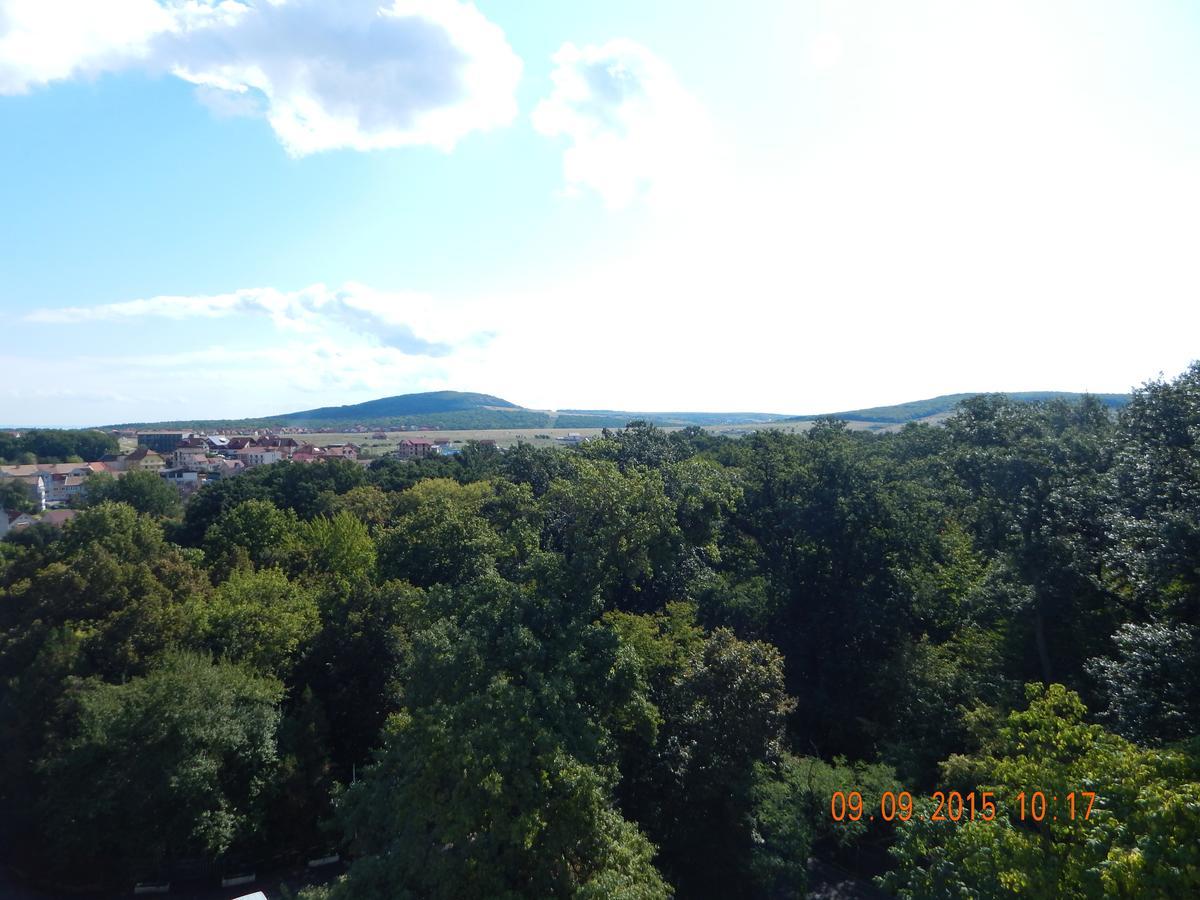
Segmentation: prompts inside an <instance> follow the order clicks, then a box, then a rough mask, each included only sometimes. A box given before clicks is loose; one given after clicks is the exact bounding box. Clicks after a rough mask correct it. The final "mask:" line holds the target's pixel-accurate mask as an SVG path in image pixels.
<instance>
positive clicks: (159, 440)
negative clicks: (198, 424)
mask: <svg viewBox="0 0 1200 900" xmlns="http://www.w3.org/2000/svg"><path fill="white" fill-rule="evenodd" d="M191 437H192V432H190V431H139V432H138V436H137V442H138V446H139V447H147V448H149V449H150V450H153V451H154V452H155V453H166V454H170V453H174V452H175V448H176V447H178V446H179V445H180V444H181V443H183V442H184V441H186V440H188V439H189V438H191Z"/></svg>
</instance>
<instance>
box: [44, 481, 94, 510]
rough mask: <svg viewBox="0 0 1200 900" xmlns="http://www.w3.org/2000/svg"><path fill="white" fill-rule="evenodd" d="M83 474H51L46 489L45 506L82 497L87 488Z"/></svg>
mask: <svg viewBox="0 0 1200 900" xmlns="http://www.w3.org/2000/svg"><path fill="white" fill-rule="evenodd" d="M85 481H86V478H85V476H83V475H65V474H64V475H59V474H51V475H50V478H49V483H48V484H47V490H46V505H47V506H62V505H64V504H67V503H70V502H71V501H72V500H77V499H82V498H83V495H84V493H85V492H86V490H87V488H86V487H85V485H84V482H85Z"/></svg>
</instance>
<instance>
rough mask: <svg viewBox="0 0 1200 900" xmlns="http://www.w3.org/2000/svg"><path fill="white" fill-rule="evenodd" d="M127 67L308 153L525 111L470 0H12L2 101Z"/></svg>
mask: <svg viewBox="0 0 1200 900" xmlns="http://www.w3.org/2000/svg"><path fill="white" fill-rule="evenodd" d="M129 68H139V69H143V70H147V71H150V72H155V73H157V72H171V73H172V74H174V75H176V76H177V77H179V78H182V79H184V80H186V81H189V82H191V83H193V84H195V85H197V86H198V89H199V95H200V98H201V100H202V102H204V103H205V105H207V106H209V107H210V108H214V109H216V110H218V111H219V112H221V113H222V114H228V112H229V111H231V110H236V111H237V112H238V113H239V114H247V113H254V112H255V111H260V112H261V114H262V115H264V116H265V117H266V119H267V121H268V122H270V124H271V127H272V128H273V129H274V130H275V132H276V134H277V135H278V137H279V139H280V140H281V141H282V143H283V144H284V146H285V147H286V148H287V150H288V152H289V153H292V154H294V155H304V154H308V153H314V152H317V151H320V150H329V149H334V148H341V147H344V148H351V149H355V150H373V149H379V148H386V147H401V146H408V145H431V146H435V147H439V148H442V149H450V148H452V147H453V146H454V145H455V144H456V143H457V142H458V141H459V140H461V139H462V138H463V137H464V136H466V135H467V134H469V133H471V132H473V131H479V130H487V129H491V128H496V127H499V126H502V125H506V124H508V123H510V122H511V121H512V120H513V119H514V118H515V117H516V114H517V105H516V100H515V96H514V92H515V89H516V86H517V82H518V81H519V80H520V76H521V68H522V65H521V61H520V59H519V58H518V57H517V56H516V54H515V53H514V52H513V51H512V48H511V47H510V46H509V44H508V42H507V40H506V39H505V36H504V32H503V31H502V30H501V29H500V28H499V26H497V25H496V24H494V23H493V22H491V21H490V20H488V19H487V18H486V17H485V16H484V15H483V14H482V13H481V12H479V10H478V9H477V8H476V7H475V6H474V4H472V3H469V2H460V0H391V2H382V0H341V2H338V3H328V2H325V0H259V2H248V0H162V2H155V0H0V94H17V93H25V92H27V91H29V90H31V89H34V88H37V87H40V86H42V85H45V84H49V83H51V82H54V81H60V80H64V79H71V78H78V77H88V76H95V75H97V74H100V73H103V72H106V71H114V70H119V69H129ZM239 101H240V102H239Z"/></svg>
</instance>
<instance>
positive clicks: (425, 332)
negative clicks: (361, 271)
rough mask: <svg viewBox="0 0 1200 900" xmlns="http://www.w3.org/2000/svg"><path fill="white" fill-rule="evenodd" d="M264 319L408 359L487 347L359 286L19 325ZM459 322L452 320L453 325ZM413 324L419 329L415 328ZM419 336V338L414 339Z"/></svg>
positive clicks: (38, 313)
mask: <svg viewBox="0 0 1200 900" xmlns="http://www.w3.org/2000/svg"><path fill="white" fill-rule="evenodd" d="M238 315H243V316H245V315H250V316H265V317H267V318H269V319H270V320H271V322H272V323H274V325H275V326H276V327H277V328H280V329H283V330H290V331H299V332H306V333H308V334H321V333H323V332H324V331H326V330H327V329H328V328H329V327H330V326H331V325H337V326H341V327H342V328H345V329H346V330H348V331H351V332H353V333H355V334H358V335H361V336H363V337H366V338H368V339H369V340H371V341H372V342H374V343H377V344H379V345H381V346H383V347H388V348H391V349H394V350H398V351H400V352H401V353H404V354H408V355H412V356H431V357H440V356H448V355H449V354H450V353H452V352H453V351H454V349H455V347H456V346H458V345H460V344H463V345H470V346H479V345H480V344H484V343H487V341H488V340H489V336H490V332H489V331H487V330H482V331H481V330H464V329H463V328H462V326H461V325H460V324H458V322H459V321H461V319H457V317H455V316H451V315H448V314H447V313H446V312H445V311H443V310H442V308H440V307H439V306H438V304H437V303H435V302H434V301H433V299H432V298H430V297H428V296H426V295H424V294H414V293H399V292H388V291H378V290H375V289H374V288H371V287H368V286H366V285H362V284H355V283H349V284H346V285H343V286H342V287H340V288H329V287H326V286H325V285H323V284H315V285H311V286H309V287H306V288H304V289H302V290H298V291H281V290H278V289H276V288H248V289H244V290H238V291H233V292H231V293H227V294H212V295H206V296H195V297H188V296H176V295H168V296H158V297H149V298H145V299H138V300H127V301H124V302H121V303H106V304H101V305H97V306H67V307H58V308H46V309H36V310H32V311H30V312H29V313H26V315H25V317H24V318H25V321H27V322H35V323H44V324H60V325H61V324H78V323H84V322H97V321H114V320H132V319H147V318H159V319H172V320H183V319H194V318H209V319H215V318H223V317H227V316H238ZM456 319H457V321H456ZM415 323H419V324H415ZM419 331H420V332H421V333H418V332H419Z"/></svg>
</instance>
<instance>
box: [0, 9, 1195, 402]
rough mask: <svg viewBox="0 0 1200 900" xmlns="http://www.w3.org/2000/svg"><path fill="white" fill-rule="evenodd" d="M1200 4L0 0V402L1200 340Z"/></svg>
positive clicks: (595, 392)
mask: <svg viewBox="0 0 1200 900" xmlns="http://www.w3.org/2000/svg"><path fill="white" fill-rule="evenodd" d="M1197 46H1200V12H1198V11H1197V9H1196V7H1195V6H1194V5H1192V4H1189V3H1185V2H1167V0H1162V2H1147V3H1143V4H1137V5H1134V4H1127V3H1116V2H1055V3H1044V2H1033V0H1029V2H1011V3H1005V4H984V3H978V4H974V3H971V4H963V3H957V2H949V0H945V2H929V0H914V2H908V3H904V4H895V3H886V2H882V0H880V2H875V3H871V2H854V3H852V2H849V0H827V2H801V3H796V2H770V0H760V2H756V3H754V4H727V3H722V4H718V3H704V2H698V0H691V2H675V0H656V2H654V3H646V2H636V3H635V2H620V0H617V2H613V0H609V2H603V3H599V2H594V3H593V2H579V3H562V2H551V0H523V2H520V3H516V2H499V0H492V2H479V3H477V4H474V5H473V4H469V3H462V2H459V0H343V2H340V3H329V2H316V0H286V2H278V0H276V2H269V0H254V2H251V0H223V2H217V0H200V2H191V3H184V2H183V0H0V328H2V330H3V334H4V337H5V340H4V341H3V342H2V343H0V371H3V372H4V373H5V374H4V376H3V380H0V423H3V424H12V425H39V424H40V425H70V424H98V423H106V422H116V421H132V420H150V419H167V418H182V417H189V416H194V417H231V416H252V415H265V414H270V413H277V412H283V411H289V410H294V409H303V408H309V407H313V406H320V405H325V404H341V403H353V402H358V401H361V400H366V399H371V398H373V397H378V396H385V395H389V394H395V393H403V392H407V391H414V390H432V389H442V388H450V389H460V390H477V391H486V392H490V393H495V394H499V395H500V396H503V397H506V398H507V399H510V400H513V401H514V402H517V403H521V404H524V405H528V406H534V407H539V408H556V407H601V408H629V409H695V410H720V409H726V410H733V409H738V410H749V409H754V410H764V411H781V412H814V411H824V410H833V409H844V408H851V407H855V406H865V405H875V404H880V403H888V402H898V401H903V400H908V399H914V398H917V397H923V396H931V395H934V394H938V393H948V392H954V391H969V390H1002V389H1008V390H1027V389H1061V390H1093V391H1120V390H1126V389H1128V388H1129V387H1130V386H1131V385H1134V384H1137V383H1140V382H1142V381H1144V380H1145V379H1147V378H1151V377H1154V376H1156V375H1157V374H1159V373H1160V372H1162V373H1165V374H1167V375H1172V374H1174V373H1176V372H1178V371H1179V370H1181V369H1182V368H1183V367H1184V366H1185V365H1186V364H1187V363H1188V362H1189V361H1190V360H1191V359H1192V358H1194V357H1196V356H1200V350H1198V349H1197V347H1198V345H1197V344H1196V342H1195V337H1194V336H1195V335H1196V334H1197V333H1200V266H1197V265H1196V262H1195V259H1196V250H1195V247H1196V245H1197V244H1198V243H1200V222H1198V221H1197V218H1198V215H1200V214H1198V213H1197V210H1200V104H1198V103H1197V101H1196V98H1197V97H1198V96H1200V54H1197V53H1196V52H1195V48H1196V47H1197Z"/></svg>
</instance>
